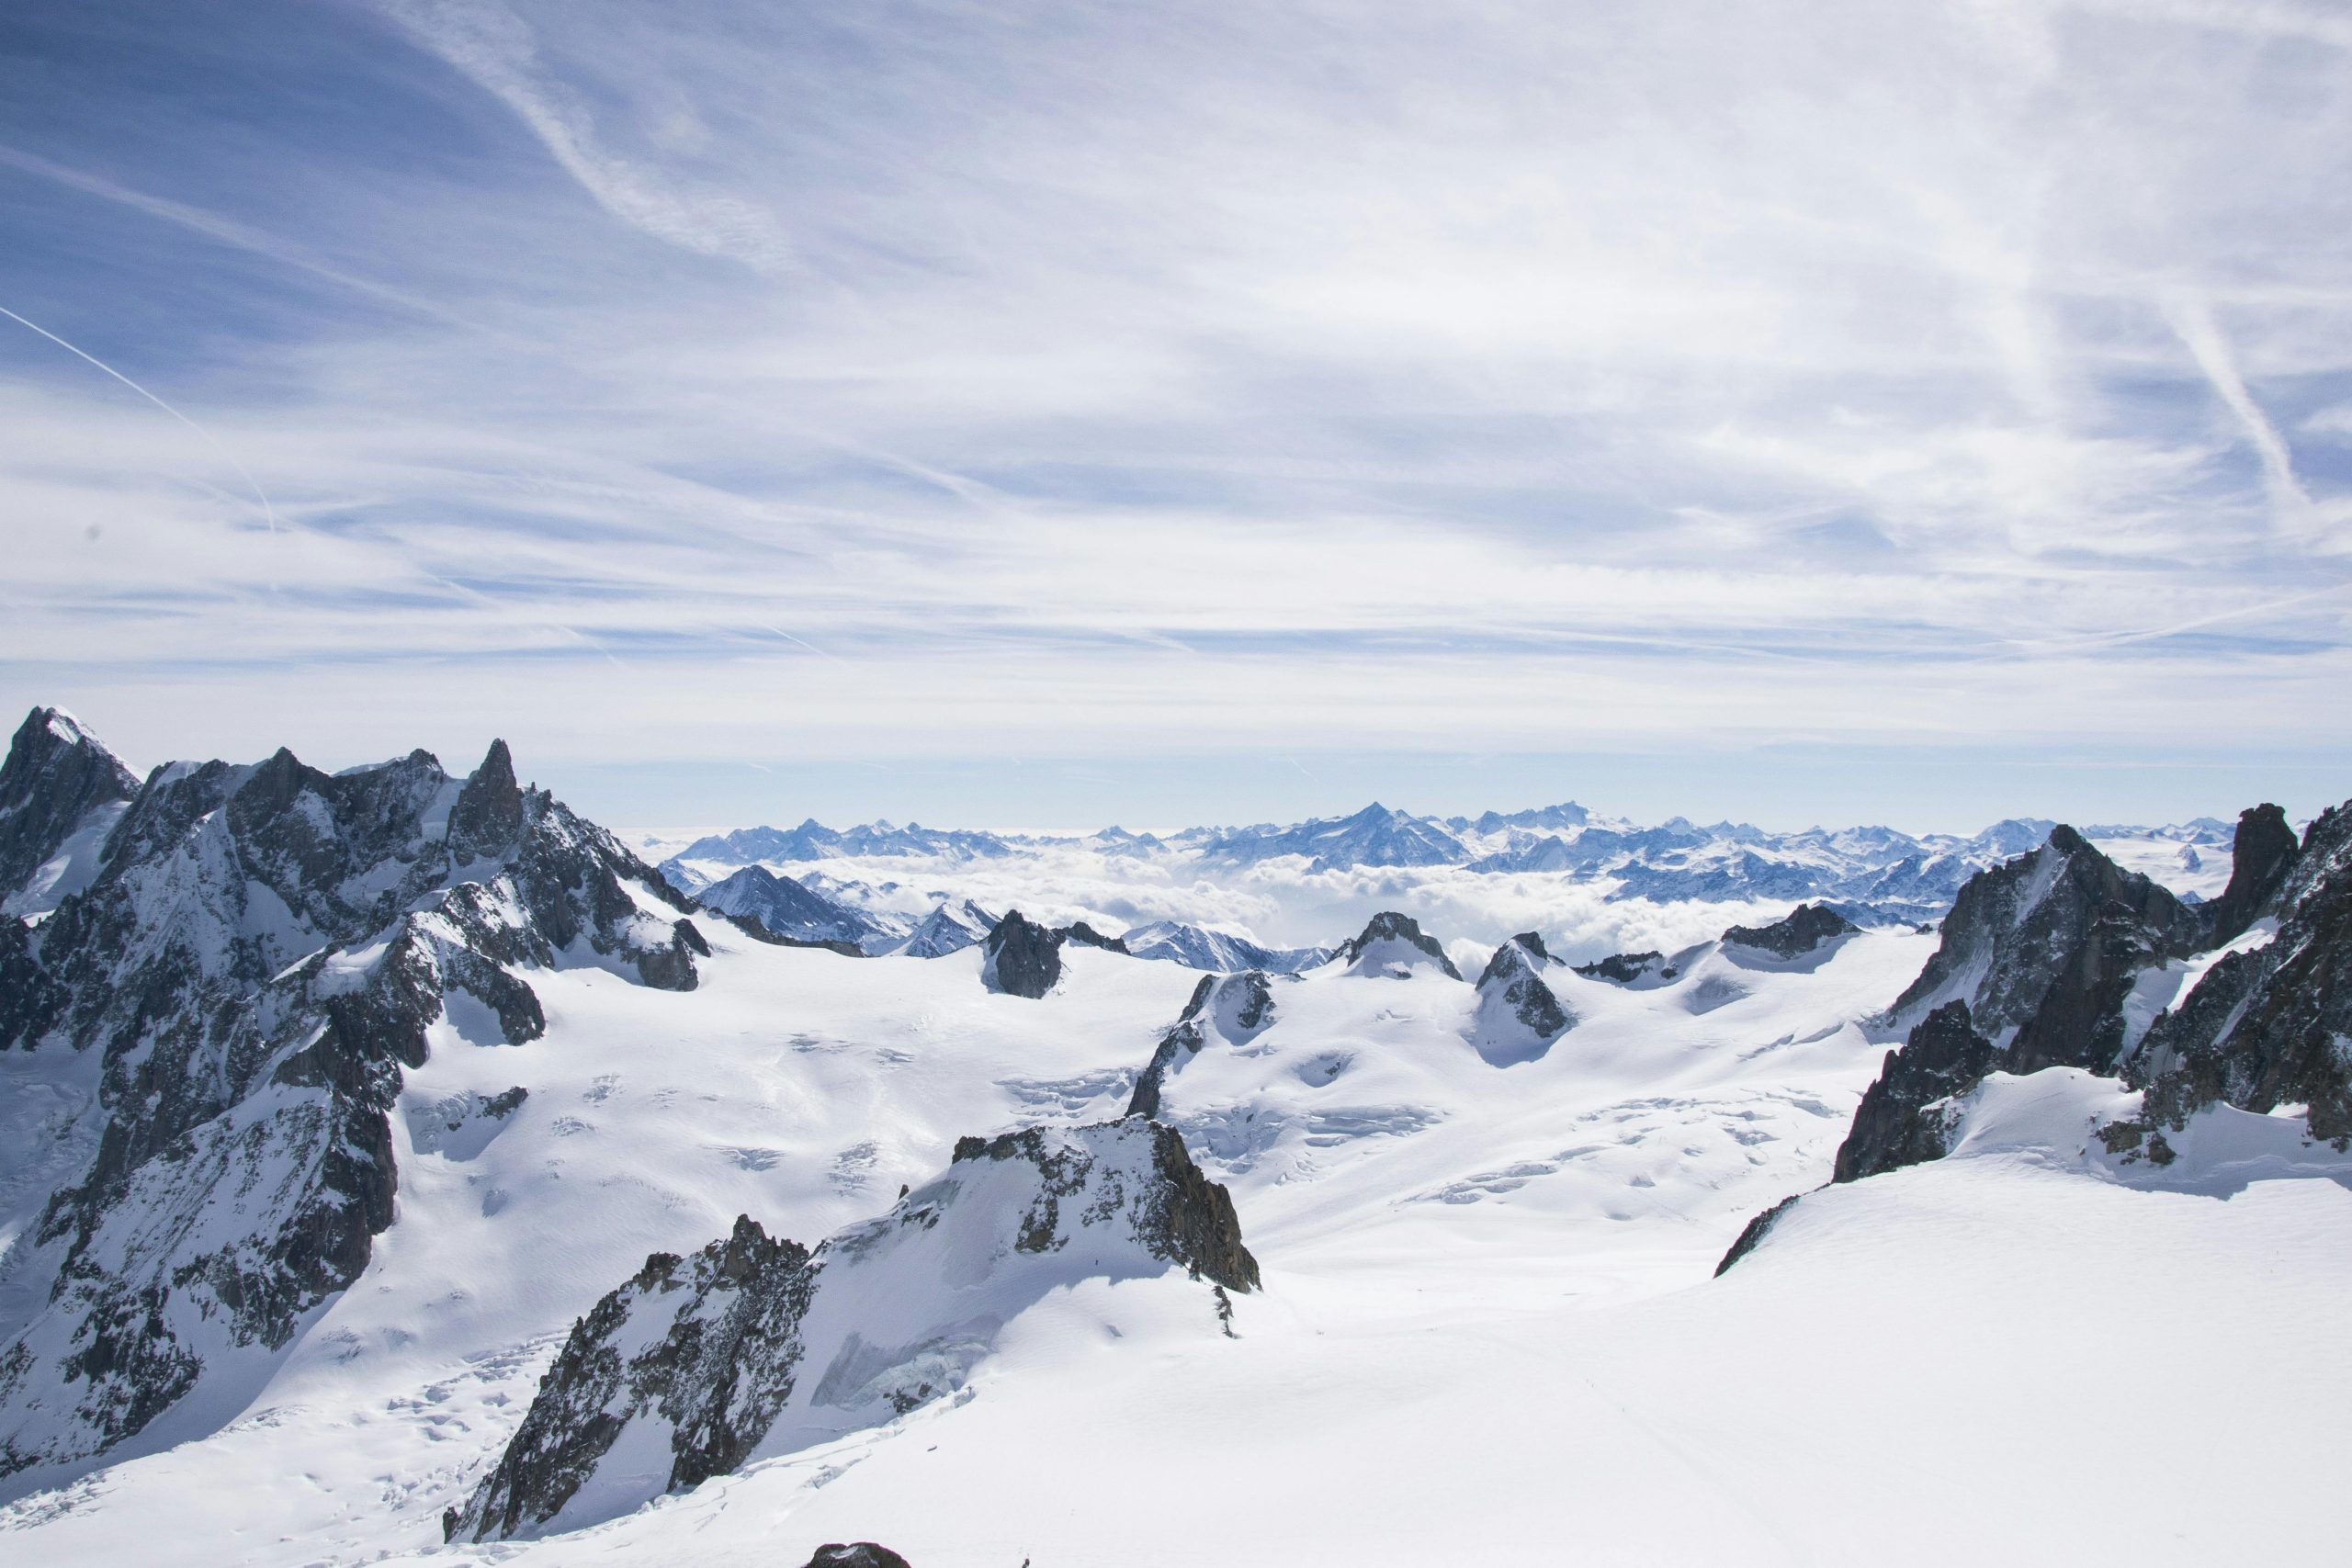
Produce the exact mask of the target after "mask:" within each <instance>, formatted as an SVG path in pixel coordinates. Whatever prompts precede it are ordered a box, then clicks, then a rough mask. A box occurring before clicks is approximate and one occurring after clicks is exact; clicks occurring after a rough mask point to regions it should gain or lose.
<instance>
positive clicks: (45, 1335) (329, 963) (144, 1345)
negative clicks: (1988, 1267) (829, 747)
mask: <svg viewBox="0 0 2352 1568" xmlns="http://www.w3.org/2000/svg"><path fill="white" fill-rule="evenodd" d="M34 744H35V745H39V744H40V740H39V737H38V735H36V737H35V741H34ZM13 760H14V758H13V756H12V761H13ZM684 912H685V911H684V908H683V907H682V905H681V904H680V901H679V900H677V899H676V897H675V896H674V895H673V894H672V893H671V892H670V890H669V889H668V888H667V887H666V886H663V885H662V883H661V881H660V879H659V878H658V877H656V876H655V875H654V874H653V873H652V871H651V869H650V867H648V866H646V865H645V864H643V863H641V862H639V860H637V858H636V857H635V856H634V855H632V854H630V853H629V852H628V851H627V850H625V849H623V848H622V847H621V846H620V845H619V843H618V842H617V841H616V840H614V839H612V837H611V836H610V835H609V834H607V833H605V831H604V830H603V829H599V828H596V827H594V826H593V825H592V824H589V823H587V822H584V821H582V819H580V818H577V817H575V816H573V815H572V814H571V812H570V811H569V810H567V809H566V808H565V807H562V806H561V805H560V804H559V803H557V802H556V801H555V800H554V799H553V798H552V797H551V796H549V795H548V794H547V793H546V792H545V791H541V790H536V789H526V788H524V787H523V786H522V785H521V784H519V783H518V782H517V781H516V779H515V773H514V769H513V763H512V759H511V758H510V757H509V755H508V752H507V749H506V747H505V745H504V743H503V742H499V743H496V744H493V745H492V748H491V749H490V751H489V753H488V755H487V756H485V758H484V759H483V761H482V763H481V767H479V768H478V769H476V770H475V772H474V773H472V774H471V775H470V776H469V777H468V778H465V779H463V780H458V779H453V778H451V777H449V776H448V775H447V774H446V773H444V772H443V771H442V770H441V768H440V765H439V764H438V763H437V762H436V761H435V760H434V759H433V758H432V757H430V756H429V755H427V754H425V753H424V752H422V751H418V752H412V753H411V754H410V755H408V756H407V757H404V758H401V759H399V760H397V761H391V762H387V763H383V764H380V765H379V766H376V767H370V768H363V769H357V770H353V771H351V772H347V773H339V774H334V775H332V776H331V775H328V774H325V773H320V772H318V771H317V770H315V769H311V768H308V767H306V766H304V765H303V764H302V763H301V762H300V761H298V760H297V759H296V758H295V757H294V756H293V754H292V753H291V752H288V751H284V750H280V751H279V752H277V754H275V755H274V756H272V757H270V758H269V759H267V760H266V761H263V762H260V763H258V764H254V765H252V766H245V767H238V766H232V765H231V764H228V763H225V762H218V761H215V762H205V763H200V764H198V763H174V764H171V765H169V766H166V767H162V768H158V769H156V770H155V771H154V773H152V774H150V775H149V777H148V779H147V780H146V782H145V783H144V784H142V785H141V787H140V789H139V790H138V792H137V794H136V795H135V796H134V797H133V798H132V799H131V800H130V802H129V804H128V805H127V807H124V809H123V810H122V812H121V814H120V816H119V819H118V820H116V821H115V822H114V824H113V826H112V827H111V829H109V831H108V832H107V835H106V840H105V844H104V850H103V856H102V861H101V863H100V865H99V867H98V869H97V871H96V874H95V876H94V877H93V878H92V879H91V881H90V883H89V885H88V886H86V887H85V888H84V889H82V890H81V891H79V892H76V893H74V894H73V895H71V896H69V897H66V898H64V899H63V900H62V902H61V903H60V904H59V905H58V907H57V908H56V909H55V910H54V911H53V912H51V914H49V915H48V917H47V918H46V919H43V920H42V921H41V922H40V924H39V925H38V926H37V927H35V926H31V925H28V923H27V922H25V921H22V920H16V919H8V920H6V922H5V929H0V976H5V979H6V987H7V988H6V997H7V1001H6V1005H5V1006H0V1048H7V1047H15V1048H18V1049H23V1050H28V1051H39V1052H44V1053H47V1052H56V1053H64V1054H70V1055H79V1056H85V1057H89V1058H92V1059H93V1071H92V1073H91V1074H90V1077H91V1079H92V1081H93V1089H92V1091H91V1104H90V1107H89V1109H88V1111H87V1113H86V1114H85V1117H84V1118H83V1120H82V1121H81V1122H80V1123H78V1126H79V1127H80V1128H81V1131H80V1132H79V1133H77V1134H74V1135H75V1136H76V1137H78V1138H81V1139H83V1140H84V1141H85V1145H86V1147H84V1148H77V1150H76V1151H75V1153H76V1157H79V1158H81V1159H82V1161H83V1163H82V1166H81V1174H80V1176H79V1177H78V1178H77V1179H73V1180H71V1181H70V1183H69V1184H67V1185H66V1186H64V1187H63V1188H62V1189H61V1190H57V1191H55V1192H54V1193H53V1195H52V1196H51V1198H50V1199H49V1201H48V1202H47V1204H46V1206H45V1207H44V1208H43V1209H42V1210H41V1211H40V1213H39V1214H38V1216H37V1217H35V1218H34V1219H33V1220H32V1223H31V1224H29V1225H28V1229H27V1232H26V1234H25V1235H23V1236H22V1237H21V1238H20V1239H19V1240H18V1241H17V1245H16V1246H15V1247H12V1248H10V1249H9V1251H8V1253H7V1255H6V1261H5V1263H0V1271H5V1276H6V1279H5V1283H6V1285H7V1287H8V1288H7V1290H6V1292H5V1294H4V1295H0V1299H6V1300H7V1301H11V1302H15V1303H22V1305H21V1306H20V1308H19V1310H18V1312H17V1314H14V1315H12V1316H11V1317H10V1318H9V1319H8V1320H7V1321H5V1322H0V1476H17V1477H18V1478H19V1479H18V1481H17V1483H16V1484H17V1485H18V1486H21V1485H22V1484H26V1483H37V1482H41V1481H53V1480H55V1479H59V1478H62V1476H64V1475H69V1474H72V1473H74V1472H75V1471H76V1470H77V1469H78V1468H85V1467H86V1466H87V1465H88V1464H89V1463H90V1462H92V1461H96V1459H98V1458H100V1457H102V1456H104V1455H106V1454H107V1452H108V1451H110V1450H113V1449H114V1448H116V1447H117V1446H118V1445H119V1444H121V1443H123V1442H124V1441H126V1440H128V1439H130V1438H135V1437H137V1436H138V1435H139V1434H141V1432H143V1431H145V1430H146V1429H147V1428H148V1427H150V1425H151V1424H152V1423H153V1422H154V1421H155V1420H156V1419H157V1418H158V1417H159V1416H162V1415H163V1414H164V1412H166V1411H168V1410H170V1409H172V1408H173V1407H175V1405H177V1404H179V1403H180V1402H181V1401H182V1400H183V1399H185V1398H186V1397H187V1395H188V1394H189V1393H191V1392H192V1391H193V1390H194V1389H195V1388H196V1387H197V1385H198V1382H200V1381H202V1380H203V1379H204V1378H206V1377H207V1376H208V1372H209V1369H210V1368H212V1367H214V1366H215V1365H217V1364H218V1363H220V1361H222V1360H223V1359H227V1358H228V1355H229V1353H230V1352H232V1351H235V1350H237V1349H239V1348H245V1347H259V1348H264V1349H273V1348H277V1347H280V1346H283V1345H284V1344H286V1343H287V1342H288V1339H289V1338H290V1337H292V1335H293V1334H294V1333H295V1332H296V1330H297V1328H298V1326H299V1325H300V1322H301V1321H302V1320H303V1319H304V1317H305V1315H306V1314H309V1313H310V1312H311V1311H312V1310H313V1309H314V1308H315V1307H317V1306H318V1305H319V1304H320V1303H322V1302H323V1301H325V1300H326V1299H327V1298H328V1297H330V1296H332V1295H333V1294H334V1293H335V1292H339V1291H341V1290H342V1289H343V1288H344V1287H345V1286H346V1285H348V1284H349V1283H350V1282H351V1280H354V1279H355V1278H356V1277H357V1275H358V1272H359V1270H360V1269H362V1268H363V1267H365V1265H366V1263H367V1260H368V1256H369V1252H370V1248H371V1246H372V1240H373V1237H374V1236H375V1235H377V1234H379V1233H380V1232H381V1231H382V1230H383V1229H384V1228H385V1227H386V1226H387V1225H388V1224H390V1220H391V1213H392V1198H393V1192H394V1188H395V1183H396V1179H397V1173H396V1172H395V1170H394V1168H393V1160H392V1143H391V1136H390V1122H389V1116H390V1110H391V1107H392V1103H393V1100H394V1098H395V1097H396V1096H397V1094H398V1092H399V1089H400V1085H401V1072H402V1070H403V1068H405V1067H410V1066H417V1065H420V1064H421V1063H422V1062H423V1061H424V1053H425V1050H426V1033H425V1032H426V1029H427V1027H428V1026H429V1025H430V1024H432V1023H433V1022H434V1021H436V1020H438V1019H440V1018H442V1017H443V1016H444V1014H445V1013H446V1012H447V1010H449V1009H450V1008H451V1007H452V1006H462V1008H463V1009H465V1010H467V1013H468V1016H469V1018H479V1020H480V1021H481V1022H480V1025H479V1027H480V1028H481V1029H482V1030H486V1031H488V1032H490V1034H491V1035H492V1036H493V1037H495V1038H497V1039H503V1040H505V1041H510V1042H518V1041H523V1040H528V1039H531V1038H533V1037H535V1036H537V1034H538V1033H540V1032H542V1031H543V1029H544V1027H545V1021H544V1017H543V1015H542V1012H541V1010H540V1007H539V1003H538V999H537V996H536V995H535V994H534V993H533V991H532V989H531V987H530V985H529V983H528V981H527V980H526V978H524V975H525V974H526V973H527V972H528V971H529V970H530V969H532V968H534V967H549V966H554V965H559V964H585V963H594V964H603V965H605V966H611V967H618V968H621V969H622V970H624V971H625V972H627V973H628V974H630V975H631V976H633V977H634V978H636V979H638V980H639V981H640V982H641V983H643V984H645V985H648V986H652V987H661V988H666V989H672V990H684V989H690V988H692V987H693V986H694V985H695V980H696V972H695V962H694V961H695V954H696V953H697V952H707V951H708V950H707V947H705V946H704V945H703V941H702V937H701V934H700V933H699V932H698V931H695V928H694V927H693V925H692V923H691V922H690V921H689V920H687V919H684V918H683V917H684ZM458 998H463V1001H462V1003H460V1002H459V1001H458ZM469 1027H471V1026H470V1025H469Z"/></svg>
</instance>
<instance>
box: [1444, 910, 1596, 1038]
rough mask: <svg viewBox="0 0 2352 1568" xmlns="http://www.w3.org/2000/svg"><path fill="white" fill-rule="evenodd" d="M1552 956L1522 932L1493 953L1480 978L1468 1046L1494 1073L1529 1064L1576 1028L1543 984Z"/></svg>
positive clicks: (1570, 1015)
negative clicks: (1498, 1069)
mask: <svg viewBox="0 0 2352 1568" xmlns="http://www.w3.org/2000/svg"><path fill="white" fill-rule="evenodd" d="M1551 964H1552V956H1551V954H1550V953H1546V952H1545V951H1544V939H1543V938H1542V937H1540V936H1538V935H1536V934H1535V933H1534V932H1533V931H1522V932H1521V933H1520V934H1519V935H1517V936H1515V937H1513V938H1511V939H1510V941H1509V942H1504V943H1503V944H1502V945H1501V946H1500V947H1498V948H1496V949H1495V955H1494V957H1492V958H1491V959H1488V960H1487V967H1486V970H1485V972H1484V973H1483V974H1481V975H1480V976H1478V1006H1477V1010H1476V1012H1475V1013H1474V1014H1473V1015H1472V1019H1471V1024H1470V1043H1471V1045H1472V1046H1473V1047H1474V1048H1476V1051H1477V1053H1478V1055H1481V1056H1484V1057H1485V1058H1486V1059H1487V1061H1489V1062H1491V1063H1493V1064H1494V1065H1495V1066H1498V1067H1507V1066H1515V1065H1517V1064H1519V1063H1521V1062H1532V1061H1534V1060H1536V1059H1537V1058H1538V1057H1540V1056H1542V1055H1544V1053H1545V1052H1547V1051H1549V1050H1550V1049H1551V1048H1552V1045H1553V1043H1554V1042H1555V1041H1557V1040H1558V1039H1559V1038H1560V1036H1561V1035H1563V1034H1566V1032H1568V1031H1569V1030H1570V1029H1573V1028H1574V1027H1576V1021H1577V1020H1576V1015H1575V1014H1574V1013H1572V1012H1570V1011H1569V1010H1568V1009H1567V1008H1566V1006H1565V1005H1564V1004H1563V1003H1562V1002H1561V1000H1560V998H1559V996H1558V995H1557V994H1556V993H1555V992H1554V990H1553V989H1552V987H1550V986H1548V985H1546V984H1544V970H1545V969H1546V968H1548V967H1550V966H1551Z"/></svg>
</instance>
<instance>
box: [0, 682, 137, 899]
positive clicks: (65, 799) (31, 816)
mask: <svg viewBox="0 0 2352 1568" xmlns="http://www.w3.org/2000/svg"><path fill="white" fill-rule="evenodd" d="M138 791H139V780H138V777H137V776H136V775H135V774H133V773H131V771H130V769H129V768H127V767H125V766H123V764H122V760H121V759H120V758H119V757H117V756H116V755H115V754H114V753H113V752H111V751H109V750H107V749H106V747H105V746H103V745H101V744H100V743H99V742H98V741H97V740H96V739H93V738H92V737H91V736H90V735H89V734H88V733H87V732H86V731H85V730H84V729H83V728H82V727H81V726H80V725H79V724H78V723H76V722H75V721H74V717H73V716H72V715H70V714H66V713H63V712H61V711H60V710H58V709H56V708H35V709H33V710H32V712H30V713H28V714H27V715H26V716H25V722H24V723H23V724H21V725H18V726H17V733H16V737H15V739H13V740H11V741H10V742H9V745H8V756H7V760H6V761H5V762H0V900H5V902H4V903H0V908H5V910H6V913H7V914H10V915H26V914H34V913H40V912H44V911H46V910H49V909H51V908H55V907H56V905H57V903H58V901H59V900H60V899H62V897H65V896H66V895H67V894H70V893H74V892H77V891H79V890H80V888H81V887H82V886H84V885H85V884H86V883H87V882H88V880H89V878H90V877H91V876H92V875H93V874H96V870H97V861H98V852H99V850H100V848H101V847H102V846H103V845H104V843H105V841H106V835H107V831H108V830H109V829H112V827H113V826H114V823H115V821H116V819H117V818H119V817H120V816H121V815H122V812H123V809H124V808H125V807H127V806H128V805H129V804H130V797H131V796H132V795H136V794H137V793H138Z"/></svg>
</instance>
